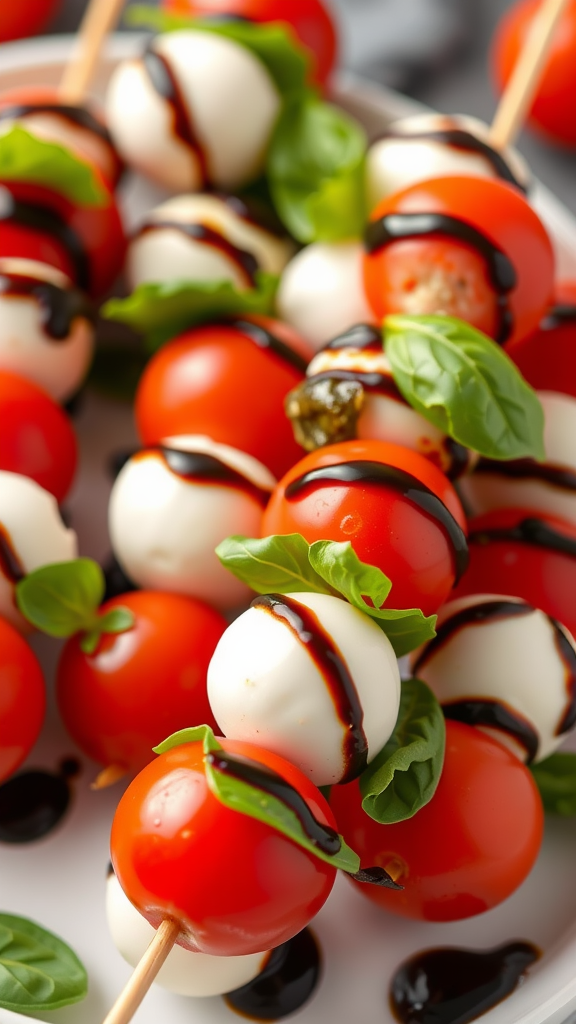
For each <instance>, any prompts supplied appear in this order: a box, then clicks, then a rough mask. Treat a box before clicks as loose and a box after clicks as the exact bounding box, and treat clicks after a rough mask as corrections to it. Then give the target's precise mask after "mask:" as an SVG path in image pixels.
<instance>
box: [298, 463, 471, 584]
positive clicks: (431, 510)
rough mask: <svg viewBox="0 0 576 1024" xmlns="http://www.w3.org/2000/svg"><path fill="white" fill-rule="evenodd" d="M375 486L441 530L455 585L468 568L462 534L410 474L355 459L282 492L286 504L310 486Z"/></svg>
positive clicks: (314, 472) (314, 473) (303, 478)
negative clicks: (451, 560) (449, 553)
mask: <svg viewBox="0 0 576 1024" xmlns="http://www.w3.org/2000/svg"><path fill="white" fill-rule="evenodd" d="M316 483H319V484H325V483H326V484H330V483H333V484H355V483H358V484H378V485H380V486H381V487H387V488H389V489H390V490H394V491H397V492H398V493H399V494H401V495H402V497H403V498H406V500H407V501H411V502H412V503H413V504H414V505H416V506H417V507H418V508H420V509H422V511H423V512H424V513H425V514H426V515H427V516H429V517H430V519H433V520H435V521H436V522H437V523H438V525H439V526H440V527H441V528H442V529H443V531H444V533H445V534H446V536H447V537H448V540H449V541H450V544H451V546H452V550H453V554H454V563H455V577H456V578H455V584H456V583H458V581H459V580H460V579H461V578H462V576H463V574H464V572H465V571H466V569H467V568H468V560H469V555H468V545H467V543H466V537H465V535H464V531H463V530H462V529H461V527H460V526H459V525H458V523H457V522H456V520H455V519H454V516H453V515H452V514H451V512H449V510H448V509H447V508H446V506H445V505H444V503H443V502H442V501H441V500H440V498H438V497H437V496H436V495H435V494H434V493H433V491H431V490H430V489H429V488H428V487H426V485H425V484H423V483H421V482H420V480H418V479H417V478H416V477H415V476H412V474H411V473H406V472H405V471H404V470H403V469H397V468H396V467H395V466H386V465H384V464H383V463H381V462H371V461H368V460H363V459H358V460H357V461H354V462H341V463H338V464H337V465H335V466H321V467H319V468H318V469H313V470H311V471H310V472H309V473H305V474H304V475H303V476H301V477H298V478H297V479H296V480H293V481H292V483H290V484H289V485H288V487H287V488H286V491H285V495H286V499H287V501H294V500H295V499H297V498H298V497H299V495H300V493H301V492H302V491H303V490H304V489H305V488H306V487H309V486H311V485H313V484H316Z"/></svg>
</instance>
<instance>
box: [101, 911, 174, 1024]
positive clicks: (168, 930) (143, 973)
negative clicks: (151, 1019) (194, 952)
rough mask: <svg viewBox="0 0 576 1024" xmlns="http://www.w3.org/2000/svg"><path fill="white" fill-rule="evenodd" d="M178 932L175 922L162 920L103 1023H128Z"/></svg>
mask: <svg viewBox="0 0 576 1024" xmlns="http://www.w3.org/2000/svg"><path fill="white" fill-rule="evenodd" d="M179 931H180V926H179V925H178V922H177V921H171V920H169V919H168V918H166V920H165V921H162V924H161V925H160V927H159V928H158V930H157V932H156V935H155V936H154V938H153V939H152V942H151V943H150V945H149V946H148V949H147V950H146V952H145V953H144V956H143V957H142V959H141V960H140V963H139V964H138V966H137V967H136V968H135V970H134V974H133V975H132V977H131V978H130V981H129V982H128V984H127V985H126V987H125V989H124V991H123V992H121V993H120V995H119V997H118V999H117V1000H116V1002H115V1003H114V1006H113V1007H112V1009H111V1010H110V1013H109V1014H108V1016H107V1017H106V1019H105V1020H104V1021H103V1024H129V1021H131V1020H132V1017H133V1016H134V1014H135V1013H136V1010H137V1009H138V1007H139V1006H140V1003H141V1002H142V1000H143V999H144V996H145V995H146V993H147V991H148V989H149V988H150V986H151V984H152V982H153V981H154V979H155V977H156V975H157V974H158V971H159V970H160V968H161V967H162V964H163V963H164V961H165V960H166V957H167V956H168V954H169V952H170V950H171V949H172V946H173V945H174V943H175V942H176V939H177V937H178V932H179Z"/></svg>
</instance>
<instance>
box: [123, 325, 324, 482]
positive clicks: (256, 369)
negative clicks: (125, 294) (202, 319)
mask: <svg viewBox="0 0 576 1024" xmlns="http://www.w3.org/2000/svg"><path fill="white" fill-rule="evenodd" d="M251 325H252V330H251V329H250V328H251ZM275 343H276V344H277V345H278V347H275ZM311 355H312V353H311V351H310V350H309V349H308V346H307V343H306V342H305V341H303V339H302V338H300V337H299V335H298V334H296V332H295V331H293V330H292V329H291V328H290V327H287V326H286V325H285V324H282V323H280V322H279V321H277V320H270V319H268V318H265V317H251V318H249V319H248V318H246V319H245V320H242V321H237V322H236V323H234V322H231V323H230V324H217V325H210V326H207V327H197V328H195V329H194V330H192V331H187V332H186V333H185V334H182V335H180V337H178V338H175V339H174V340H173V341H171V342H169V343H168V344H167V345H164V346H163V348H161V349H160V351H159V352H158V353H157V354H156V355H155V356H154V358H153V359H151V360H150V362H149V363H148V365H147V367H146V369H145V371H144V373H143V375H142V378H141V380H140V384H139V386H138V391H137V393H136V425H137V428H138V432H139V434H140V436H141V438H142V440H143V441H144V444H146V445H153V444H157V443H158V441H160V440H161V439H162V438H165V437H171V436H177V435H182V434H207V435H208V436H209V437H211V438H212V440H214V441H218V442H219V443H221V444H228V445H231V446H232V447H233V448H239V449H240V450H241V451H243V452H247V453H248V454H249V455H252V456H254V458H256V459H258V460H259V461H260V462H263V463H264V465H265V466H267V467H268V468H269V469H270V470H271V472H272V473H274V475H275V476H281V475H282V473H285V472H286V470H287V469H288V468H289V467H290V466H292V465H293V464H294V463H295V462H296V461H297V460H298V459H299V458H300V457H301V455H302V449H301V448H300V447H299V445H297V444H296V441H295V440H294V436H293V433H292V428H291V426H290V421H289V420H288V418H287V416H286V415H285V413H284V399H285V397H286V395H287V394H288V392H289V391H291V390H292V388H294V387H295V386H296V385H297V384H298V383H299V382H300V381H301V380H303V379H304V373H305V369H306V363H307V362H308V360H309V359H310V358H311Z"/></svg>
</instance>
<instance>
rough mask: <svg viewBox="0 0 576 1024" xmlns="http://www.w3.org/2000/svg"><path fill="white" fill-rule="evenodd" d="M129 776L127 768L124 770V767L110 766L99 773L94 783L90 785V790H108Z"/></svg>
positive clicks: (118, 765)
mask: <svg viewBox="0 0 576 1024" xmlns="http://www.w3.org/2000/svg"><path fill="white" fill-rule="evenodd" d="M127 774H128V772H127V770H126V768H123V767H122V765H120V764H109V765H108V767H107V768H103V769H102V771H101V772H98V775H97V776H96V778H95V779H94V782H91V783H90V789H107V788H108V786H114V785H115V784H116V783H117V782H120V779H124V778H126V775H127Z"/></svg>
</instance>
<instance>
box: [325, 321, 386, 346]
mask: <svg viewBox="0 0 576 1024" xmlns="http://www.w3.org/2000/svg"><path fill="white" fill-rule="evenodd" d="M341 348H357V349H360V350H361V351H366V349H371V350H373V351H375V352H382V350H383V343H382V332H381V331H378V330H377V329H376V328H375V327H372V325H371V324H356V325H355V326H354V327H351V328H350V329H349V330H348V331H344V333H343V334H339V335H338V336H337V337H336V338H333V339H332V341H329V342H328V344H327V345H325V346H324V349H323V350H322V351H326V349H329V350H332V349H335V350H338V349H341Z"/></svg>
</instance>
